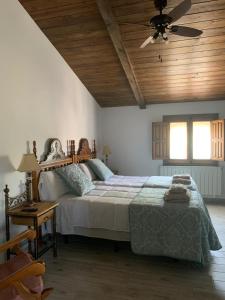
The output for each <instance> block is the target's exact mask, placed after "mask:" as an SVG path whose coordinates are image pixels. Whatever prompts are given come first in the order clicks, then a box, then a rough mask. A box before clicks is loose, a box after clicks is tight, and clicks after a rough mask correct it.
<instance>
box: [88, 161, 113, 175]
mask: <svg viewBox="0 0 225 300" xmlns="http://www.w3.org/2000/svg"><path fill="white" fill-rule="evenodd" d="M87 164H88V166H89V167H90V168H91V169H92V171H93V172H94V173H95V174H96V175H97V176H98V177H99V178H100V179H101V180H107V179H109V178H110V177H111V176H112V175H114V174H113V172H112V171H111V170H110V169H109V168H108V167H107V166H106V165H105V164H104V163H103V162H102V161H101V160H100V159H97V158H94V159H89V160H88V161H87Z"/></svg>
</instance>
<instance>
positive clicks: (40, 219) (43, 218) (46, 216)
mask: <svg viewBox="0 0 225 300" xmlns="http://www.w3.org/2000/svg"><path fill="white" fill-rule="evenodd" d="M53 213H54V211H53V210H50V211H48V212H46V213H45V214H43V215H41V216H39V217H38V226H39V225H41V224H43V223H45V222H47V221H48V220H50V219H51V218H52V216H53Z"/></svg>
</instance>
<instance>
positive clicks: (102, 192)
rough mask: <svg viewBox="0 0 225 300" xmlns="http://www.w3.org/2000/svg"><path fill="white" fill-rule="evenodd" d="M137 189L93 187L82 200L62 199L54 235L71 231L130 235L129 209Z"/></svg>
mask: <svg viewBox="0 0 225 300" xmlns="http://www.w3.org/2000/svg"><path fill="white" fill-rule="evenodd" d="M139 191H140V188H135V187H131V188H130V187H114V186H101V185H98V186H96V189H94V190H92V191H91V192H90V193H88V194H87V195H85V196H82V197H76V196H74V195H72V194H66V195H64V196H62V197H61V198H60V199H58V201H59V202H60V205H59V207H58V213H57V231H58V232H60V233H62V234H72V233H73V227H74V226H75V227H85V228H93V229H96V228H101V229H107V230H114V231H123V232H129V219H128V218H129V217H128V216H129V213H128V207H129V204H130V202H131V201H132V199H134V198H135V197H136V195H137V193H138V192H139Z"/></svg>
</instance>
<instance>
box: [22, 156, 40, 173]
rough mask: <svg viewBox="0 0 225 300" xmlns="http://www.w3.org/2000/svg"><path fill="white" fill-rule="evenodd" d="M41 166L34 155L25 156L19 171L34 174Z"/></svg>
mask: <svg viewBox="0 0 225 300" xmlns="http://www.w3.org/2000/svg"><path fill="white" fill-rule="evenodd" d="M39 170H40V166H39V164H38V162H37V159H36V157H35V155H34V154H33V153H29V154H23V157H22V160H21V162H20V165H19V167H18V169H17V171H20V172H33V171H39Z"/></svg>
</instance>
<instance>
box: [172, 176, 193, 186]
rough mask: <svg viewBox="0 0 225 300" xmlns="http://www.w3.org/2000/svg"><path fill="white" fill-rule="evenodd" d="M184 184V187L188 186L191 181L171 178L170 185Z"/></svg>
mask: <svg viewBox="0 0 225 300" xmlns="http://www.w3.org/2000/svg"><path fill="white" fill-rule="evenodd" d="M179 183H180V184H185V185H190V184H191V180H190V179H184V178H178V177H177V178H173V180H172V184H179Z"/></svg>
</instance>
